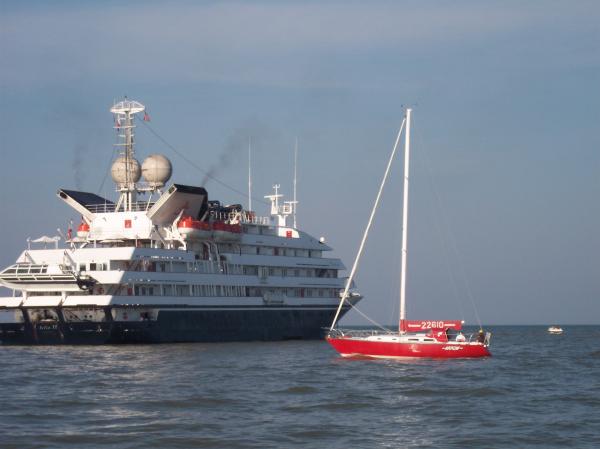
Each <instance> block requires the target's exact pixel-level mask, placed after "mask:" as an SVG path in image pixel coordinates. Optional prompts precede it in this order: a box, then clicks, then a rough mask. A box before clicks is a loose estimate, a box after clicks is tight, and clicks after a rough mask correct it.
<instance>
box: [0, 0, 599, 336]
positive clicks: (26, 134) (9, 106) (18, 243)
mask: <svg viewBox="0 0 600 449" xmlns="http://www.w3.org/2000/svg"><path fill="white" fill-rule="evenodd" d="M0 5H1V6H0V8H1V10H0V58H1V59H0V62H1V63H0V95H1V97H0V149H1V150H0V151H1V155H2V165H1V166H0V167H1V168H0V170H1V173H2V176H1V177H0V202H1V205H2V215H1V216H0V229H1V230H2V250H1V251H0V265H2V266H6V265H8V264H10V263H12V262H13V261H14V260H15V258H16V257H17V256H18V254H19V253H20V252H21V251H22V250H23V249H24V247H25V245H26V242H25V241H26V238H27V237H38V236H40V235H42V234H49V235H54V234H56V228H57V227H61V228H63V229H64V228H65V226H66V225H65V224H66V223H67V222H68V220H69V219H71V218H73V219H77V218H78V217H77V216H76V214H74V213H73V212H72V211H71V210H70V209H69V208H68V207H67V206H66V205H64V204H62V202H61V201H60V200H58V199H57V198H56V196H55V195H56V190H57V189H58V188H60V187H63V188H78V189H82V190H86V191H90V192H96V193H99V194H101V195H104V196H110V197H112V196H113V195H114V191H113V185H112V182H111V181H110V178H108V180H105V175H106V172H107V170H108V167H109V165H110V162H111V156H112V153H113V148H112V143H113V142H114V137H115V134H114V130H113V129H112V116H111V114H110V113H109V108H110V106H111V105H112V103H113V100H114V99H119V98H121V97H122V96H123V95H127V96H128V97H129V98H133V99H136V100H138V101H141V102H142V103H144V104H145V105H146V106H147V107H148V111H149V113H150V116H151V119H152V121H151V122H150V126H151V127H152V129H153V130H154V131H155V132H156V133H158V134H159V135H161V136H162V137H163V138H164V139H165V140H166V141H167V142H168V143H169V144H170V145H172V146H173V147H174V148H176V149H177V151H179V152H181V153H182V154H184V155H185V156H186V158H187V159H189V160H191V161H193V162H194V165H196V166H198V167H201V168H202V169H203V170H206V171H208V170H214V172H215V175H216V176H217V177H218V178H219V180H221V181H222V182H224V183H226V184H227V185H230V186H232V187H234V188H235V189H236V190H240V191H242V192H244V191H246V185H247V181H246V173H247V159H246V157H247V153H246V148H245V145H246V144H245V142H246V141H247V139H248V137H251V138H252V140H253V142H254V144H253V148H254V155H253V171H254V173H255V179H254V188H255V190H254V193H255V196H256V197H261V196H263V195H265V194H268V193H270V192H271V185H272V184H273V183H276V182H277V183H281V185H282V190H283V193H286V194H291V186H292V172H293V167H292V162H293V146H294V140H295V138H296V137H298V140H299V181H298V182H299V184H298V193H299V200H300V205H299V215H298V223H299V226H300V227H301V228H302V229H304V230H306V231H307V232H309V233H311V234H313V235H314V236H316V237H320V236H325V238H326V240H327V242H328V243H329V244H330V245H331V246H332V247H334V249H335V250H334V253H333V255H334V256H337V257H341V258H342V259H343V260H344V262H345V263H346V265H347V266H350V265H351V264H352V259H353V257H354V254H355V252H356V250H357V248H358V243H359V240H360V237H361V233H362V230H363V228H364V226H365V224H366V221H367V218H368V214H369V211H370V208H371V205H372V201H373V199H374V197H375V194H376V191H377V187H378V184H379V182H380V179H381V176H382V174H383V170H384V168H385V163H386V159H387V157H388V154H389V151H390V149H391V146H392V144H393V140H394V137H395V133H396V132H397V128H398V126H399V124H400V122H401V119H402V114H403V111H402V109H403V108H402V105H406V104H412V105H414V127H413V144H414V145H413V150H414V158H413V161H414V164H413V167H412V173H411V174H412V180H411V181H412V184H411V215H410V224H409V231H410V232H409V266H408V271H409V277H408V286H407V289H408V301H409V309H408V313H409V317H410V318H415V319H421V318H422V319H440V318H442V319H451V318H461V317H464V318H465V319H466V320H467V321H468V322H470V323H474V322H476V317H475V313H474V312H473V307H472V306H471V301H470V299H469V296H472V298H473V301H474V303H475V304H476V306H477V310H478V312H479V315H480V316H481V320H482V321H483V322H484V323H489V324H527V323H534V324H535V323H539V324H547V323H554V322H556V323H599V322H600V235H599V231H600V201H599V194H600V136H599V135H600V133H599V129H600V127H599V124H600V114H599V113H598V110H599V105H600V27H599V26H598V23H600V3H598V2H597V1H552V0H545V1H502V2H500V1H486V2H479V1H453V2H443V1H439V2H435V1H430V2H422V1H390V2H381V1H372V2H351V1H339V2H337V1H333V2H326V1H319V2H311V1H307V2H295V1H261V2H241V1H240V2H196V1H193V2H192V1H189V2H186V1H179V2H168V4H167V2H158V1H144V2H116V1H114V2H110V1H108V2H75V1H57V2H41V1H39V2H35V1H33V2H18V1H8V0H2V1H1V2H0ZM136 138H137V143H138V145H137V154H138V157H139V159H143V158H144V156H146V155H148V154H150V153H155V152H162V153H164V154H166V155H167V156H168V157H169V158H170V159H171V160H172V162H173V165H174V180H175V181H177V182H179V183H187V184H199V183H201V182H202V179H203V178H204V173H203V172H201V171H199V170H198V169H196V168H194V167H193V166H190V164H188V163H186V162H185V160H184V159H182V158H181V157H180V156H179V155H178V154H176V153H174V152H173V151H172V150H171V149H170V148H168V147H167V146H166V145H165V144H164V143H163V142H161V141H160V140H158V139H157V138H156V137H155V136H153V135H152V134H151V133H150V132H149V131H148V129H146V128H145V127H143V126H140V127H139V128H138V129H137V135H136ZM224 155H226V156H227V157H224ZM223 161H225V162H226V163H222V162H223ZM392 176H393V180H392V182H390V184H389V186H388V188H387V189H386V192H385V196H384V198H383V204H382V209H381V213H380V214H379V215H378V218H377V220H376V223H375V227H374V229H373V233H372V238H371V239H370V240H369V243H368V246H367V251H366V254H365V257H364V262H363V264H362V267H361V269H360V270H359V274H358V277H357V285H358V287H359V289H360V290H361V292H362V293H363V294H364V295H365V299H364V300H363V301H362V302H361V303H360V308H361V310H363V311H364V312H366V313H367V314H369V315H370V316H372V317H373V318H374V319H376V320H378V321H380V322H384V323H386V322H387V323H390V322H394V321H395V318H390V317H395V316H397V309H398V307H397V296H398V293H397V290H398V273H399V245H400V238H399V236H400V232H401V231H400V217H401V211H400V208H401V204H400V201H401V198H402V183H401V177H402V167H401V160H400V159H399V160H398V161H397V164H395V166H394V171H393V173H392ZM206 188H207V189H208V191H209V195H210V197H211V199H220V200H222V201H223V202H226V203H238V202H243V203H246V202H247V200H246V198H244V197H242V196H241V195H239V194H238V193H236V192H234V191H231V190H228V189H227V188H225V187H223V186H222V185H220V184H218V183H216V182H214V181H209V182H207V184H206ZM255 208H257V209H258V211H259V212H261V210H260V207H255ZM262 212H264V213H266V208H264V209H263V210H262ZM469 292H470V293H469ZM344 322H345V323H364V321H363V320H362V319H361V318H360V317H358V316H357V315H349V316H348V317H347V318H346V319H345V320H344Z"/></svg>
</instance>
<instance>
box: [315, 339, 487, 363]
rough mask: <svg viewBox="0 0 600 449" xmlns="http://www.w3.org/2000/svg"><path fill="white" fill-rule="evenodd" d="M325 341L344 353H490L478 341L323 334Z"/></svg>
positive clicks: (396, 355)
mask: <svg viewBox="0 0 600 449" xmlns="http://www.w3.org/2000/svg"><path fill="white" fill-rule="evenodd" d="M327 342H328V343H329V344H330V345H331V346H333V348H334V349H335V350H336V351H337V352H339V353H340V354H341V355H342V356H344V357H373V358H432V359H458V358H479V357H489V356H491V354H490V351H489V349H488V347H487V346H486V345H484V344H483V343H479V342H454V341H451V342H439V341H434V342H426V343H425V342H405V341H389V340H388V341H382V340H376V339H372V338H361V337H340V338H334V337H327Z"/></svg>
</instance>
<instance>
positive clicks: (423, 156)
mask: <svg viewBox="0 0 600 449" xmlns="http://www.w3.org/2000/svg"><path fill="white" fill-rule="evenodd" d="M416 135H417V139H418V140H419V144H420V145H421V148H422V150H421V151H415V156H416V157H415V162H417V163H420V164H422V165H423V166H424V167H425V169H426V173H427V175H429V176H427V178H428V179H427V181H428V182H429V188H430V190H431V192H432V193H433V194H434V197H435V195H436V194H437V189H436V186H435V185H434V183H433V170H432V167H431V159H430V158H429V157H428V154H427V151H426V150H425V145H424V144H423V137H422V135H421V134H420V132H419V130H418V129H416ZM418 149H419V148H417V150H418ZM437 205H438V204H437V203H435V201H434V202H433V204H432V210H433V215H434V216H433V223H434V227H435V229H436V231H437V233H438V237H439V239H440V243H441V246H442V251H443V254H444V262H445V267H446V271H447V272H448V277H449V278H450V284H451V285H452V290H453V292H454V299H455V301H456V303H457V304H458V309H459V313H460V317H461V319H462V320H463V321H464V319H465V313H464V310H463V304H462V301H461V299H460V293H459V291H458V282H457V280H456V276H455V275H454V272H453V271H452V268H451V265H450V254H449V249H448V246H449V245H448V239H445V238H444V233H443V232H442V227H441V226H440V222H441V221H442V217H441V213H440V211H439V208H436V206H437Z"/></svg>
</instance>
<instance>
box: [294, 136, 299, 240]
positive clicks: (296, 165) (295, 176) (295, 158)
mask: <svg viewBox="0 0 600 449" xmlns="http://www.w3.org/2000/svg"><path fill="white" fill-rule="evenodd" d="M297 167H298V138H297V137H296V146H295V147H294V229H298V227H297V226H296V210H297V208H298V201H297V199H296V182H297V180H298V177H297Z"/></svg>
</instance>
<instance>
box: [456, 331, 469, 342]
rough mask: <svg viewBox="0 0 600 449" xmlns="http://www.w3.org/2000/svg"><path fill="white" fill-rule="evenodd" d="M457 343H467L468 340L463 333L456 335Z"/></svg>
mask: <svg viewBox="0 0 600 449" xmlns="http://www.w3.org/2000/svg"><path fill="white" fill-rule="evenodd" d="M456 341H467V338H466V337H465V336H464V335H463V333H462V332H459V333H458V334H457V335H456Z"/></svg>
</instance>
